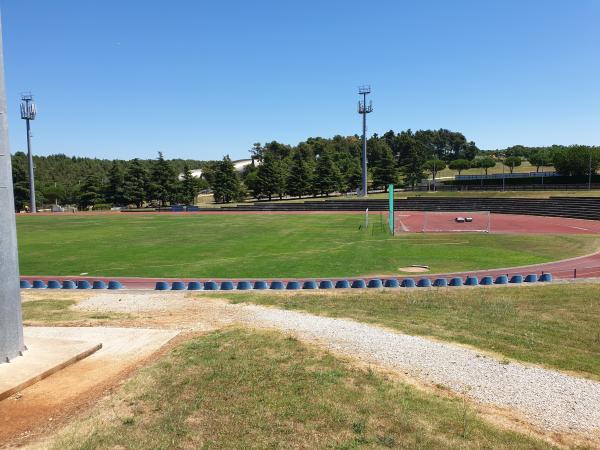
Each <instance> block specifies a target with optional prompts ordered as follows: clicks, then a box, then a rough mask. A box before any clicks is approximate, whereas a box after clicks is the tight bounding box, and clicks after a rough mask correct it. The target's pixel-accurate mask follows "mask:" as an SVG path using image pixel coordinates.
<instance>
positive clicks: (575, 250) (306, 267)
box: [17, 213, 599, 278]
mask: <svg viewBox="0 0 600 450" xmlns="http://www.w3.org/2000/svg"><path fill="white" fill-rule="evenodd" d="M363 220H364V218H363V215H362V214H304V215H301V214H297V215H268V214H251V215H248V214H246V215H242V214H235V215H220V214H219V215H209V214H207V215H173V214H165V215H160V214H142V213H140V214H136V213H129V214H125V213H123V214H121V215H119V214H113V215H94V216H92V215H90V216H86V215H60V216H33V215H29V216H19V217H18V219H17V223H18V231H19V252H20V265H21V271H22V273H23V274H26V275H74V274H79V273H82V272H86V273H89V275H90V276H107V277H110V276H140V277H215V278H217V277H219V278H226V277H234V278H240V277H268V278H271V277H312V276H319V277H336V276H348V277H352V276H359V275H368V274H390V275H392V274H397V273H398V268H400V267H404V266H408V265H412V264H424V265H428V266H430V267H431V270H432V271H433V272H448V271H466V270H474V269H480V268H493V267H510V266H517V265H525V264H535V263H542V262H547V261H551V260H556V259H559V258H568V257H573V256H579V255H582V254H586V253H590V252H591V251H593V250H594V249H596V248H597V247H598V243H599V237H598V236H590V235H572V236H553V235H528V236H527V238H526V239H524V238H523V237H522V236H519V235H508V234H487V233H473V234H462V233H461V234H456V233H455V234H441V233H433V234H422V233H419V234H401V235H398V236H395V237H392V236H390V235H389V234H388V232H387V228H386V225H385V223H384V222H385V217H384V215H380V214H372V216H371V224H372V225H373V226H372V227H371V228H370V229H369V230H362V229H359V225H362V223H363Z"/></svg>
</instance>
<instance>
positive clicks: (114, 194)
mask: <svg viewBox="0 0 600 450" xmlns="http://www.w3.org/2000/svg"><path fill="white" fill-rule="evenodd" d="M124 185H125V174H124V172H123V169H122V168H121V164H119V162H118V161H117V160H115V161H113V163H112V166H111V167H110V170H109V172H108V183H107V185H106V190H105V194H104V195H105V197H106V200H107V201H108V202H109V203H112V204H113V205H123V204H124V203H125V186H124Z"/></svg>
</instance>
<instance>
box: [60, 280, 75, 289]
mask: <svg viewBox="0 0 600 450" xmlns="http://www.w3.org/2000/svg"><path fill="white" fill-rule="evenodd" d="M76 287H77V285H76V284H75V282H74V281H72V280H64V281H63V282H62V288H63V289H75V288H76Z"/></svg>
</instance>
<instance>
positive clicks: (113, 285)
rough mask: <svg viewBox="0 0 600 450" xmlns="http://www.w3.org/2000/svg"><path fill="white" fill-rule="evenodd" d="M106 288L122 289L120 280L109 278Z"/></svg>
mask: <svg viewBox="0 0 600 450" xmlns="http://www.w3.org/2000/svg"><path fill="white" fill-rule="evenodd" d="M108 289H112V290H116V289H123V285H122V284H121V282H120V281H117V280H110V281H109V282H108Z"/></svg>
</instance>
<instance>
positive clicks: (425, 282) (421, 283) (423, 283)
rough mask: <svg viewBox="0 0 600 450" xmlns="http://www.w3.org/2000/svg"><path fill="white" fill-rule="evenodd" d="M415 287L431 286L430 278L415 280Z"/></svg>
mask: <svg viewBox="0 0 600 450" xmlns="http://www.w3.org/2000/svg"><path fill="white" fill-rule="evenodd" d="M417 287H431V280H430V279H429V278H421V279H420V280H419V281H418V282H417Z"/></svg>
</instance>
